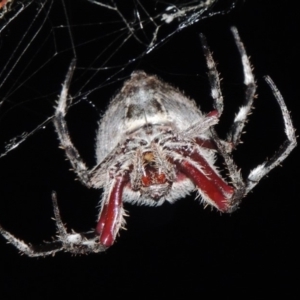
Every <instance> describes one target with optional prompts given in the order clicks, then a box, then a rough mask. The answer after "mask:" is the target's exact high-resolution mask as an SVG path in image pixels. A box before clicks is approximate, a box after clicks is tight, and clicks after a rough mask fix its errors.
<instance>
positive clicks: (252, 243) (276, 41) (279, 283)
mask: <svg viewBox="0 0 300 300" xmlns="http://www.w3.org/2000/svg"><path fill="white" fill-rule="evenodd" d="M66 3H67V5H68V9H69V17H70V18H71V22H72V18H76V17H77V15H76V13H77V12H78V11H79V10H80V9H81V7H78V6H76V5H75V4H74V3H73V4H70V2H66ZM293 3H294V2H293V1H259V0H252V1H249V0H248V1H244V2H243V1H240V2H239V3H238V6H237V8H236V9H235V10H234V11H233V12H231V13H230V14H228V15H225V16H216V17H213V18H208V19H206V20H204V21H201V22H199V23H197V24H195V25H194V26H191V27H189V28H187V29H186V30H183V31H182V32H180V33H178V34H175V35H174V36H173V38H171V39H169V40H168V41H167V42H166V43H164V44H162V45H161V46H160V47H158V48H157V49H155V50H154V51H153V52H152V53H151V54H150V55H147V56H145V57H143V58H141V59H139V60H138V61H137V62H136V63H135V64H132V65H130V67H129V68H127V69H126V70H125V71H124V72H122V73H120V76H118V77H117V78H123V77H126V76H128V75H129V74H130V72H131V70H132V69H144V70H145V71H147V72H148V73H153V74H157V75H159V76H160V77H161V78H162V79H164V80H165V81H167V82H169V83H172V84H173V85H174V86H177V87H179V88H180V90H183V91H185V93H186V94H187V95H189V96H190V97H192V98H194V99H195V100H196V102H197V103H198V104H199V105H200V106H201V108H202V109H203V110H204V111H206V112H208V111H210V110H211V109H212V106H211V99H210V97H209V85H208V82H207V78H206V75H205V72H206V67H205V60H204V58H203V54H202V50H201V44H200V41H199V38H198V33H199V32H203V33H204V34H205V35H206V37H207V39H208V43H209V45H210V47H211V49H212V51H213V53H214V58H215V59H216V61H217V62H218V70H219V71H220V73H221V76H222V78H223V81H222V88H223V91H224V98H225V112H224V115H223V117H222V121H221V122H220V124H219V125H218V126H217V130H218V131H219V132H220V135H221V136H224V135H225V133H226V131H227V129H228V128H229V126H230V122H231V120H232V119H233V117H234V114H235V113H236V112H237V109H238V107H239V106H240V105H241V103H242V100H243V95H244V94H243V92H244V87H243V84H242V82H243V78H242V73H241V64H240V60H239V54H238V53H237V50H236V48H235V45H234V41H233V38H232V36H231V33H230V26H232V25H235V26H236V27H237V28H238V30H239V33H240V35H241V38H242V40H243V42H244V44H245V47H246V49H247V53H248V55H250V57H251V62H252V64H253V66H254V73H255V76H256V79H257V84H258V99H257V100H255V110H254V113H253V115H251V117H250V121H249V123H248V125H247V127H246V131H247V133H246V134H245V135H244V136H243V141H244V143H243V144H242V145H240V147H239V148H238V150H237V151H236V152H235V153H234V158H235V159H236V161H237V164H238V165H239V166H240V167H241V168H242V170H243V175H244V176H246V175H247V174H248V173H249V171H250V170H251V169H252V168H253V167H255V166H256V165H257V164H259V163H261V162H262V161H263V160H265V159H266V158H267V157H270V156H272V155H273V153H274V152H275V151H276V150H277V149H278V148H279V146H280V145H281V143H282V142H283V141H284V139H285V136H284V132H283V123H282V119H281V115H280V111H279V108H278V105H277V103H276V100H275V98H274V97H273V96H272V93H271V92H270V89H269V88H268V86H267V84H266V83H265V82H264V80H263V76H264V75H266V74H268V75H270V76H271V77H272V78H273V80H274V81H275V83H276V84H277V85H278V88H279V89H280V91H281V93H282V94H283V96H284V98H285V101H286V104H287V106H288V108H289V110H290V111H291V114H292V117H293V121H294V125H295V127H296V128H299V126H300V124H299V116H300V112H299V105H298V101H299V94H298V87H299V82H298V81H299V58H298V55H299V46H298V40H299V21H298V12H297V10H296V7H295V6H294V4H293ZM53 9H56V8H55V7H54V8H53ZM82 9H83V7H82ZM54 12H55V11H54ZM52 13H53V11H52ZM55 13H57V18H59V17H60V16H59V12H55ZM82 13H83V15H84V16H85V17H86V18H89V17H90V18H92V16H93V13H94V12H84V11H83V12H82ZM95 13H96V12H95ZM93 17H94V16H93ZM98 17H99V19H101V15H99V16H98ZM105 17H107V16H104V18H105ZM22 22H25V21H24V20H23V19H20V21H19V23H17V24H18V26H17V28H16V29H15V30H16V31H17V29H18V27H19V28H20V29H23V27H24V26H26V25H24V24H23V23H22ZM25 24H26V23H25ZM84 28H85V27H84ZM93 30H95V31H92V30H89V31H88V33H85V34H90V35H91V36H93V35H95V36H97V31H96V27H95V28H93ZM12 33H13V29H12V30H11V32H10V34H7V35H6V36H5V42H6V43H7V40H8V38H11V39H13V38H14V35H13V34H12ZM76 34H77V31H75V33H74V36H75V38H76ZM78 34H79V31H78ZM59 38H60V37H57V39H59ZM3 43H4V42H3ZM1 45H2V44H1ZM95 45H97V47H99V49H101V47H103V45H101V44H100V43H99V44H96V43H95V44H92V46H93V47H92V48H91V49H90V51H91V52H84V51H87V50H86V48H85V49H83V50H82V51H80V50H79V51H78V53H77V55H78V64H79V65H80V66H83V65H85V66H88V64H89V62H88V61H87V62H85V59H89V58H90V57H92V56H93V55H94V54H93V53H94V52H93V51H96V50H97V48H96V50H95ZM105 46H106V45H105ZM49 50H50V49H49ZM135 50H136V49H132V51H135ZM5 51H6V52H4V54H3V53H2V54H1V59H2V60H3V61H5V60H7V59H8V58H9V57H10V55H9V53H11V51H8V50H5ZM124 51H130V47H129V48H128V49H126V48H125V49H124ZM59 53H60V54H61V55H60V57H62V61H63V63H61V71H60V72H59V71H57V70H53V71H52V72H53V73H51V72H47V74H44V76H39V77H38V79H37V83H36V85H37V86H38V88H39V89H40V93H45V95H47V97H46V98H45V99H44V101H45V102H43V103H42V104H41V101H30V99H33V98H32V96H31V94H30V93H29V94H28V95H26V92H24V91H25V90H21V91H20V92H19V94H17V93H16V95H15V97H19V99H21V100H20V102H17V101H16V100H11V99H9V100H8V103H10V102H9V101H12V103H13V104H15V103H19V104H18V105H12V106H11V107H9V106H7V107H5V106H3V108H2V109H3V111H2V115H1V120H0V121H1V123H0V126H1V131H2V133H1V143H2V144H4V142H5V141H8V140H9V139H10V138H12V137H14V136H16V135H17V134H20V133H21V132H23V131H28V130H30V128H31V129H33V128H34V127H35V126H37V125H38V124H39V123H41V122H42V121H43V120H44V119H45V118H46V117H48V116H50V115H51V114H52V111H53V108H52V107H53V105H54V100H55V98H56V95H57V94H58V93H59V89H60V85H61V83H62V81H63V79H64V76H65V75H64V74H65V72H66V70H67V67H68V64H69V62H70V60H71V58H72V53H71V51H66V56H65V57H64V54H62V52H59ZM128 53H130V52H128ZM128 53H126V54H124V55H125V56H126V55H128ZM116 59H118V57H117V54H116ZM105 72H106V71H103V75H102V76H104V77H105V76H106V75H105ZM126 72H127V73H126ZM78 74H79V73H78ZM75 75H76V74H75ZM99 76H100V75H99ZM101 80H102V81H101V82H102V85H103V87H101V88H100V89H99V90H98V91H96V92H95V93H93V94H92V95H90V96H89V97H90V100H91V101H92V102H93V103H94V104H95V106H96V107H97V108H94V107H92V106H91V105H89V104H88V102H84V101H83V102H82V103H80V105H78V106H76V107H74V109H72V111H71V112H70V116H69V119H68V121H69V126H70V131H71V134H72V137H73V140H74V143H75V144H76V146H77V147H78V149H79V150H80V153H81V154H82V157H83V158H84V159H85V161H87V163H88V165H89V166H93V163H94V158H93V157H94V154H93V151H94V149H93V148H94V145H93V144H94V137H95V131H96V129H97V121H98V118H99V117H98V115H99V114H98V112H100V113H101V112H103V111H104V110H105V107H106V106H107V104H108V102H109V100H110V99H111V97H112V96H113V95H114V94H115V91H116V90H117V89H119V88H120V87H121V85H122V80H115V81H114V80H113V82H114V83H113V84H109V85H107V86H106V82H105V80H104V79H101ZM75 82H76V77H75ZM79 85H80V81H79V84H78V85H77V86H76V83H75V84H74V85H73V86H72V87H71V93H72V89H73V90H74V91H75V92H74V93H76V92H77V91H78V86H79ZM90 88H91V87H90ZM43 91H44V92H43ZM3 93H5V92H3ZM20 93H23V94H20ZM51 93H53V95H52V94H51ZM2 95H3V94H1V97H2ZM51 95H52V96H51ZM41 98H42V97H40V98H39V99H41ZM27 99H28V100H27ZM44 103H46V104H44ZM0 164H1V174H0V178H1V179H0V182H1V184H0V195H1V197H0V199H1V201H0V220H1V221H0V222H1V225H2V226H3V227H5V228H6V229H7V230H9V231H10V232H12V233H13V234H14V235H16V236H17V237H19V238H21V239H24V240H25V241H28V242H31V243H32V244H38V243H40V242H41V241H43V240H50V239H51V237H52V236H54V234H55V226H54V222H53V221H52V220H51V217H52V208H51V191H52V190H55V191H56V192H57V194H58V201H59V206H60V209H61V213H62V217H63V220H64V221H65V222H66V223H67V226H68V228H73V229H74V230H76V231H87V230H90V228H92V227H93V226H94V224H95V216H96V213H97V208H95V207H96V206H97V205H98V201H99V199H100V196H101V191H97V190H96V191H95V190H88V189H87V188H85V187H83V186H82V185H81V184H80V183H78V182H75V181H74V179H75V175H74V174H73V173H72V172H69V171H68V169H69V163H68V162H67V161H65V156H64V153H63V151H62V150H59V149H58V141H57V137H56V134H55V132H54V128H53V127H52V125H51V124H49V125H47V126H46V128H45V129H44V130H41V131H38V132H37V133H36V134H34V135H33V136H32V137H30V138H28V139H27V141H26V142H25V143H23V144H22V145H20V146H19V147H18V148H17V149H16V150H14V151H12V152H10V153H9V155H7V156H5V157H4V158H2V159H1V161H0ZM282 165H283V166H282V167H278V168H276V169H275V170H273V171H272V172H271V173H270V174H269V176H268V177H267V178H264V179H263V180H262V181H261V182H260V183H259V184H258V186H257V187H256V188H255V189H254V191H253V192H251V193H250V194H249V195H247V197H246V198H245V199H244V201H243V202H242V204H241V207H240V209H239V210H238V211H237V212H235V213H234V214H232V215H224V214H223V215H221V214H220V213H219V212H217V211H215V210H211V209H210V208H206V209H203V206H202V205H200V204H199V201H198V200H195V194H193V195H191V196H190V197H187V198H185V199H182V200H180V201H178V202H176V203H175V204H173V205H170V204H168V203H166V204H164V205H163V206H161V207H157V208H153V207H139V206H132V205H128V204H125V208H126V210H128V213H129V215H130V217H127V218H126V221H127V231H124V230H121V232H120V236H119V237H118V238H117V242H116V243H115V245H113V247H111V249H109V250H108V251H107V252H105V253H101V254H91V255H88V256H81V257H74V256H71V255H70V254H68V253H59V254H57V255H56V256H55V257H54V258H53V257H46V258H39V259H36V258H28V257H25V256H21V255H19V254H18V251H17V250H16V249H15V248H14V247H12V246H11V245H7V244H6V243H5V240H4V239H2V238H0V278H1V279H0V294H1V299H16V297H19V296H23V295H29V296H32V297H33V299H35V298H40V297H43V298H44V297H46V298H47V297H51V298H53V297H58V295H59V294H61V295H64V296H66V295H68V296H69V298H71V297H76V296H77V297H78V298H79V297H80V298H83V297H84V298H89V297H91V296H96V297H97V298H98V297H99V299H103V298H104V297H105V298H106V297H107V296H108V297H110V296H118V297H120V296H122V297H124V296H125V295H131V296H132V298H138V299H144V298H150V297H151V298H157V299H162V298H167V297H174V296H175V297H176V296H177V298H185V299H190V298H191V297H192V296H196V297H197V298H200V297H201V298H203V299H207V298H208V296H209V298H214V295H216V294H219V295H220V296H222V297H225V299H227V298H229V297H233V298H235V297H236V296H237V297H239V298H241V299H245V298H247V299H269V298H270V297H271V296H274V295H277V294H278V293H283V295H284V299H298V297H299V292H298V288H297V282H299V280H297V276H298V274H297V272H298V270H299V264H298V257H299V255H298V253H299V246H298V244H297V240H298V236H299V233H298V231H299V221H298V214H299V211H298V209H297V206H298V201H299V198H298V197H299V194H300V193H299V190H298V187H299V186H298V184H299V183H298V182H299V178H300V176H299V175H300V174H299V150H298V149H295V150H294V151H293V152H292V153H291V155H290V156H289V157H288V158H287V159H286V160H285V161H284V162H283V164H282ZM298 279H299V278H298Z"/></svg>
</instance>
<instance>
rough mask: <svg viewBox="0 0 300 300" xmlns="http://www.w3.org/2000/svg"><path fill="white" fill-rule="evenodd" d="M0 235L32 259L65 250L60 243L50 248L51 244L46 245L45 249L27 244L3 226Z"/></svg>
mask: <svg viewBox="0 0 300 300" xmlns="http://www.w3.org/2000/svg"><path fill="white" fill-rule="evenodd" d="M0 233H1V234H2V235H3V237H4V238H5V239H6V240H7V242H8V243H9V244H12V245H13V246H15V247H16V248H17V249H18V250H19V251H20V252H21V253H23V254H25V255H27V256H30V257H38V256H48V255H54V254H55V253H56V252H58V251H61V250H62V249H63V247H62V244H61V243H60V242H55V243H51V247H49V245H50V244H44V246H45V247H43V246H41V247H35V246H33V245H30V244H27V243H25V242H24V241H22V240H20V239H18V238H16V237H15V236H13V235H12V234H11V233H10V232H8V231H7V230H5V229H4V228H3V227H2V226H0Z"/></svg>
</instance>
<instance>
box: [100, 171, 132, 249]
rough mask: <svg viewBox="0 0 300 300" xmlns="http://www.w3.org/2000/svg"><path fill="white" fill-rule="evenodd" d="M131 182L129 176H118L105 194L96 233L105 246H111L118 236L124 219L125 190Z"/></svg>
mask: <svg viewBox="0 0 300 300" xmlns="http://www.w3.org/2000/svg"><path fill="white" fill-rule="evenodd" d="M128 182H129V176H127V175H123V176H116V177H115V178H114V179H113V182H112V184H111V188H110V191H109V192H108V194H107V195H104V197H103V200H102V209H101V212H100V216H99V220H98V224H97V226H96V233H97V234H98V235H99V236H100V237H99V243H100V244H101V245H103V246H104V247H110V246H111V245H112V244H113V243H114V241H115V238H116V235H117V233H118V232H119V229H120V228H121V227H122V225H123V223H124V220H123V215H124V210H123V206H122V197H123V190H124V187H125V185H126V184H127V183H128Z"/></svg>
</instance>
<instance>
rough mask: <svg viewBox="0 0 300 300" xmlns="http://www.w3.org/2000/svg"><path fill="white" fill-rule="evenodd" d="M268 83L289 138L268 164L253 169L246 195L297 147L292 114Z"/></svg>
mask: <svg viewBox="0 0 300 300" xmlns="http://www.w3.org/2000/svg"><path fill="white" fill-rule="evenodd" d="M265 80H266V82H267V83H268V85H269V86H270V88H271V90H272V92H273V94H274V96H275V98H276V100H277V102H278V104H279V106H280V109H281V112H282V117H283V121H284V127H285V134H286V136H287V140H285V142H284V143H283V144H282V146H281V147H280V149H279V151H278V152H277V153H276V154H275V155H274V156H273V157H272V158H271V159H270V160H269V161H267V162H265V163H262V164H260V165H258V166H257V167H256V168H255V169H253V170H252V171H251V172H250V174H249V176H248V179H247V186H246V193H248V192H249V191H251V190H252V189H253V188H254V187H255V186H256V185H257V183H258V182H259V181H260V179H261V178H262V177H264V176H265V175H266V174H268V173H269V172H270V171H271V170H272V169H273V168H275V167H276V166H278V165H279V164H280V163H281V162H282V161H283V160H284V159H286V157H287V156H288V155H289V154H290V152H291V151H292V150H293V149H294V148H295V147H296V145H297V139H296V135H295V129H294V127H293V123H292V120H291V116H290V113H289V111H288V109H287V107H286V104H285V102H284V99H283V97H282V95H281V93H280V92H279V90H278V88H277V87H276V85H275V83H274V82H273V80H272V79H271V78H270V77H269V76H266V77H265Z"/></svg>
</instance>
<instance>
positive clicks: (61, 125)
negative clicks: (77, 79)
mask: <svg viewBox="0 0 300 300" xmlns="http://www.w3.org/2000/svg"><path fill="white" fill-rule="evenodd" d="M75 64H76V61H75V60H73V61H72V62H71V65H70V67H69V70H68V73H67V76H66V79H65V82H64V84H63V87H62V91H61V93H60V97H59V99H58V103H57V106H56V109H55V115H54V119H53V123H54V126H55V129H56V131H57V133H58V137H59V140H60V143H61V147H62V148H63V149H64V150H65V152H66V155H67V158H68V159H69V161H70V163H71V165H72V167H73V169H74V171H75V172H76V174H77V175H78V177H79V179H80V181H81V182H82V183H83V184H85V185H86V186H88V187H91V183H90V176H89V170H88V168H87V166H86V165H85V163H84V162H83V160H82V159H81V157H80V154H79V153H78V151H77V149H76V148H75V146H74V145H73V143H72V141H71V139H70V135H69V130H68V126H67V123H66V120H65V116H66V113H67V110H68V106H69V105H70V101H71V100H70V97H68V89H69V86H70V83H71V79H72V75H73V73H74V69H75Z"/></svg>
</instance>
